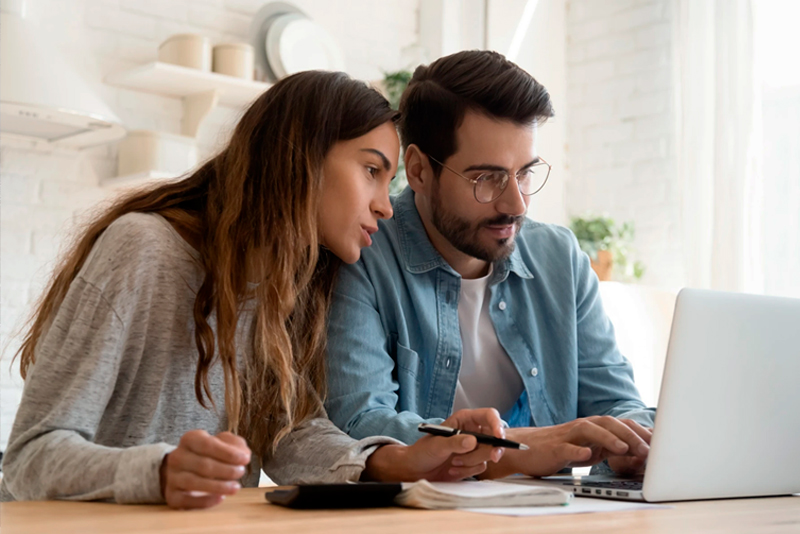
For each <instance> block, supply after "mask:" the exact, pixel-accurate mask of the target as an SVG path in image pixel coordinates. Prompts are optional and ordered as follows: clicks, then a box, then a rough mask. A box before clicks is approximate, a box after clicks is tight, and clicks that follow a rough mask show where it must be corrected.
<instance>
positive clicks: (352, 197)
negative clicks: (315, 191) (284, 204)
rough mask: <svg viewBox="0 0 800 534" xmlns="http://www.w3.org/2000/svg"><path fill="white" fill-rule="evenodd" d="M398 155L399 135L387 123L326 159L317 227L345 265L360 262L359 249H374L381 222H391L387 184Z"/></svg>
mask: <svg viewBox="0 0 800 534" xmlns="http://www.w3.org/2000/svg"><path fill="white" fill-rule="evenodd" d="M399 155H400V141H399V139H398V137H397V130H395V127H394V124H393V123H391V122H387V123H384V124H382V125H381V126H378V127H377V128H375V129H374V130H371V131H370V132H369V133H367V134H366V135H362V136H361V137H358V138H356V139H351V140H349V141H339V142H338V143H336V144H335V145H333V147H332V148H331V149H330V150H329V151H328V154H327V156H325V161H324V163H323V167H322V202H321V203H320V207H319V213H318V216H317V222H318V224H319V228H320V239H321V242H322V244H323V245H325V246H326V247H327V248H329V249H330V250H331V251H332V252H333V253H334V254H336V255H337V256H339V257H340V258H341V259H342V261H344V262H346V263H355V262H356V261H358V258H359V257H360V256H361V247H368V246H370V245H371V244H372V239H371V237H370V235H371V234H373V233H375V232H377V231H378V219H388V218H389V217H391V216H392V205H391V204H390V203H389V182H391V181H392V178H394V175H395V173H396V172H397V160H398V157H399Z"/></svg>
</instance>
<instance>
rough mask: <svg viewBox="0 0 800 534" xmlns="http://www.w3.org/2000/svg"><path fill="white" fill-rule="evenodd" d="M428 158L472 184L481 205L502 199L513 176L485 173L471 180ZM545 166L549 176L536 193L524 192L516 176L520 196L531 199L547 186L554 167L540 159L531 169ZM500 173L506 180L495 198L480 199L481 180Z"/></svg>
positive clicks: (496, 187) (495, 189)
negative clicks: (479, 187)
mask: <svg viewBox="0 0 800 534" xmlns="http://www.w3.org/2000/svg"><path fill="white" fill-rule="evenodd" d="M428 158H430V159H431V160H433V161H435V162H436V163H438V164H439V165H441V166H442V167H444V168H445V169H447V170H448V171H450V172H452V173H453V174H456V175H458V176H460V177H461V178H463V179H465V180H466V181H468V182H470V183H472V196H474V197H475V200H476V201H477V202H478V203H479V204H488V203H490V202H494V201H495V200H497V199H498V198H500V197H501V196H502V194H503V192H505V190H506V187H508V182H509V181H510V180H511V175H510V174H509V173H507V172H505V171H492V172H484V173H481V174H479V175H478V176H476V177H475V178H469V177H467V176H464V175H463V174H461V173H460V172H458V171H457V170H455V169H453V168H451V167H449V166H447V165H445V164H444V163H442V162H441V161H439V160H438V159H436V158H434V157H433V156H430V155H429V156H428ZM544 165H547V175H546V176H545V177H544V181H543V182H542V185H540V186H539V187H538V188H537V189H536V191H534V192H532V193H524V192H523V191H522V186H521V185H520V183H519V174H515V175H514V178H515V179H516V180H517V187H518V188H519V192H520V194H521V195H522V196H526V197H531V196H533V195H535V194H536V193H538V192H539V191H541V190H542V189H543V188H544V186H545V184H547V180H548V178H550V171H552V170H553V166H552V165H550V164H549V163H547V162H546V161H545V160H544V159H543V158H541V157H540V158H539V161H538V162H536V163H534V164H533V165H532V166H531V167H530V168H531V169H532V168H534V167H541V166H544ZM498 172H502V174H504V175H505V179H504V180H503V182H502V184H500V186H499V187H498V186H495V188H494V190H493V191H494V192H495V194H494V196H493V197H492V198H491V199H489V200H481V199H480V198H478V185H479V184H480V183H481V180H482V179H483V177H484V176H488V175H491V174H496V173H498Z"/></svg>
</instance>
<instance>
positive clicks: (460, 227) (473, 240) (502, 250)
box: [431, 183, 525, 263]
mask: <svg viewBox="0 0 800 534" xmlns="http://www.w3.org/2000/svg"><path fill="white" fill-rule="evenodd" d="M524 218H525V217H524V215H520V216H518V217H512V216H511V215H499V216H497V217H495V218H493V219H487V220H484V221H480V222H478V223H476V224H474V225H473V224H471V222H470V221H468V220H467V219H462V218H461V217H459V216H458V215H454V214H453V213H450V212H449V211H448V210H447V209H446V208H445V207H444V203H443V202H442V198H441V195H440V194H439V184H438V183H436V184H434V186H433V191H432V195H431V222H432V223H433V226H434V227H435V228H436V229H437V230H438V231H439V233H440V234H442V235H443V236H444V238H445V239H447V240H448V241H449V242H450V244H451V245H453V246H454V247H455V248H456V249H458V250H459V251H460V252H463V253H464V254H467V255H469V256H472V257H473V258H478V259H479V260H483V261H488V262H491V263H494V262H496V261H502V260H505V259H507V258H508V257H509V256H511V253H512V252H514V246H515V244H514V237H516V235H517V233H519V230H520V228H521V227H522V221H523V220H524ZM508 224H513V225H514V227H515V232H514V236H512V237H507V238H504V239H498V240H495V241H496V242H497V245H498V246H497V247H494V248H490V247H487V246H485V245H483V244H481V242H480V237H479V235H478V234H479V232H480V231H481V229H482V228H484V227H486V226H501V225H508Z"/></svg>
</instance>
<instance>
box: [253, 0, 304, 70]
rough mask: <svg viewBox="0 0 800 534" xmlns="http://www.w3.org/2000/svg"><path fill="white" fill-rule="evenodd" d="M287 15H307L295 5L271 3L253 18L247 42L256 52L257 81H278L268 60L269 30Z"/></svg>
mask: <svg viewBox="0 0 800 534" xmlns="http://www.w3.org/2000/svg"><path fill="white" fill-rule="evenodd" d="M287 13H300V14H301V15H305V13H303V11H301V10H300V9H299V8H298V7H297V6H295V5H292V4H287V3H283V2H269V3H268V4H265V5H264V6H263V7H262V8H261V9H259V10H258V13H256V14H255V15H254V16H253V20H252V22H251V23H250V31H249V33H248V38H247V40H248V42H249V43H250V44H251V45H253V49H254V50H255V67H256V72H257V76H256V79H258V80H261V81H266V82H276V81H278V78H277V76H275V73H274V72H272V69H271V68H270V66H269V60H268V59H267V50H266V48H267V47H266V42H267V30H268V29H269V27H270V25H271V24H272V23H273V22H275V19H277V18H278V17H279V16H281V15H285V14H287Z"/></svg>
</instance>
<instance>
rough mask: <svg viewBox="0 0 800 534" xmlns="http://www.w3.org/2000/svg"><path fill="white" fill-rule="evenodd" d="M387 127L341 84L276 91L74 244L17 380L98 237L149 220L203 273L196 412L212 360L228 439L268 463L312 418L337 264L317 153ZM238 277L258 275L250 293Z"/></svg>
mask: <svg viewBox="0 0 800 534" xmlns="http://www.w3.org/2000/svg"><path fill="white" fill-rule="evenodd" d="M396 118H397V113H396V112H395V111H392V110H391V109H390V107H389V104H388V103H387V102H386V100H385V99H384V98H383V97H382V96H381V95H380V94H379V93H378V92H377V91H375V90H373V89H371V88H369V87H367V86H366V85H365V84H364V83H362V82H358V81H356V80H353V79H351V78H349V77H348V76H347V75H345V74H342V73H330V72H318V71H309V72H302V73H299V74H296V75H293V76H290V77H288V78H285V79H283V80H281V81H280V82H278V83H277V84H275V85H274V86H273V87H272V88H270V89H269V90H268V91H266V92H265V93H264V94H263V95H261V97H259V98H258V100H256V101H255V102H254V103H253V105H252V106H251V107H250V108H249V109H248V110H247V111H246V112H245V114H244V116H243V117H242V119H241V121H240V122H239V124H238V125H237V126H236V129H235V131H234V133H233V135H232V138H231V141H230V143H229V144H228V145H227V147H226V148H225V149H224V150H223V151H222V152H220V153H219V155H217V156H216V157H214V158H213V159H211V160H210V161H208V162H207V163H205V164H204V165H203V166H202V167H201V168H200V169H199V170H198V171H196V172H195V173H193V174H191V175H190V176H188V177H187V178H185V179H182V180H180V181H177V182H174V183H169V184H165V185H161V186H158V187H156V188H154V189H150V190H146V191H142V192H139V193H134V194H132V195H129V196H127V197H125V198H122V199H121V200H119V201H118V202H116V203H115V204H114V205H113V206H111V207H110V208H109V209H108V210H106V211H105V212H103V213H102V214H101V215H100V216H98V217H97V218H96V219H94V220H93V221H92V222H91V223H90V224H89V225H88V227H87V229H86V230H85V231H84V232H83V233H82V234H80V236H79V237H78V239H77V241H76V242H75V244H74V245H73V246H72V247H71V249H70V250H69V251H68V252H67V253H66V255H65V256H64V258H63V260H62V262H61V264H60V265H59V266H58V267H57V268H56V270H55V272H54V274H53V276H52V278H51V279H50V281H49V283H48V286H47V289H46V290H45V292H44V294H43V296H42V298H41V300H40V301H39V303H38V304H37V306H36V308H35V310H34V313H33V315H32V317H31V321H30V323H29V326H28V327H27V330H26V333H25V336H24V338H23V342H22V346H21V347H20V349H19V351H18V352H17V354H16V356H19V357H20V370H21V374H22V377H23V378H25V376H26V375H27V372H28V370H29V368H30V366H31V365H33V364H34V360H35V350H36V344H37V342H38V341H39V339H40V338H41V336H42V335H43V334H44V333H45V331H46V330H47V328H48V326H49V324H50V321H51V319H52V317H53V315H54V314H55V313H56V312H57V311H58V308H59V306H60V305H61V303H62V301H63V300H64V297H65V295H66V294H67V290H68V289H69V286H70V284H71V283H72V281H73V280H74V279H75V277H76V276H77V275H78V272H79V271H80V270H81V267H82V266H83V264H84V262H85V261H86V258H87V256H88V255H89V252H90V251H91V249H92V247H93V246H94V244H95V243H96V242H97V239H98V238H99V237H100V235H101V234H102V233H103V231H105V229H106V228H108V226H109V225H110V224H111V223H112V222H114V221H115V220H116V219H118V218H119V217H120V216H122V215H124V214H126V213H131V212H144V213H159V214H161V215H162V216H164V217H165V218H166V219H167V220H168V221H170V222H171V223H172V224H173V225H174V226H176V227H177V228H179V229H180V230H182V233H184V235H187V234H188V235H191V236H194V238H195V239H194V240H195V243H193V244H194V245H195V246H196V247H198V250H199V252H200V258H201V262H202V268H203V269H204V271H205V279H204V281H203V284H202V286H201V287H200V289H199V291H198V293H197V297H196V300H195V302H194V322H195V341H196V344H197V350H198V352H199V357H198V360H197V372H196V374H195V394H196V396H197V400H198V401H199V402H200V404H201V405H203V406H204V407H208V405H207V404H206V399H208V400H210V401H211V403H212V405H213V403H214V399H213V398H212V395H211V391H210V388H209V382H208V371H209V368H210V367H211V366H212V365H213V364H214V363H215V362H216V361H217V360H219V362H221V364H222V368H223V371H224V376H225V410H226V414H227V417H228V428H229V429H230V430H232V431H234V432H238V433H240V434H241V435H243V436H244V437H245V438H246V439H247V441H248V443H249V444H250V446H251V447H252V448H253V449H254V451H256V452H257V453H259V454H261V455H262V456H269V455H270V454H271V453H272V451H273V450H274V446H275V445H276V444H277V442H278V441H279V440H280V439H281V438H283V437H284V436H285V435H286V434H287V433H288V432H290V431H291V429H292V428H293V427H294V426H296V425H297V424H299V423H300V422H302V421H304V420H306V419H308V418H311V417H315V416H317V415H320V414H321V413H322V401H323V398H324V395H325V362H324V352H325V338H326V317H327V313H328V308H329V304H330V299H331V290H332V286H333V282H334V279H335V276H336V270H337V267H338V265H339V259H338V258H336V257H335V256H334V255H333V254H331V253H330V252H329V251H327V250H325V249H323V248H321V247H320V243H319V234H318V229H317V209H318V205H319V203H320V202H321V201H322V199H321V198H320V186H321V181H322V179H323V177H322V176H321V170H322V166H323V161H324V158H325V155H326V154H327V153H328V151H329V150H330V148H331V147H332V146H333V145H334V144H335V143H336V142H338V141H344V140H348V139H354V138H356V137H360V136H362V135H365V134H366V133H368V132H369V131H370V130H372V129H374V128H376V127H377V126H380V125H381V124H384V123H386V122H388V121H394V120H396ZM328 200H330V199H328ZM247 273H259V280H258V282H259V284H258V285H257V286H256V288H255V289H254V290H253V289H250V290H248V280H247ZM249 298H254V299H255V302H256V311H255V334H254V336H253V358H251V359H249V360H248V361H247V362H244V363H245V366H244V370H243V373H242V372H240V370H239V369H238V368H237V357H236V354H237V347H236V325H237V323H238V320H239V315H240V313H242V305H243V303H244V302H245V301H246V300H248V299H249ZM212 313H214V314H215V315H216V322H217V327H216V332H214V331H213V330H212V328H211V326H210V324H209V317H210V316H211V314H212ZM16 356H15V357H16ZM242 375H243V376H242Z"/></svg>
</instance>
